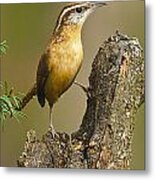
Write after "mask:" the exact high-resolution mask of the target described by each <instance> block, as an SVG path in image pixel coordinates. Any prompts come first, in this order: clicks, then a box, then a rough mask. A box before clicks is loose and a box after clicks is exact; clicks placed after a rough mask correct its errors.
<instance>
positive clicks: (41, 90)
mask: <svg viewBox="0 0 155 180" xmlns="http://www.w3.org/2000/svg"><path fill="white" fill-rule="evenodd" d="M104 5H106V3H105V2H78V3H72V4H68V5H67V6H65V7H64V8H63V10H62V11H61V13H60V15H59V17H58V20H57V23H56V26H55V28H54V31H53V33H52V36H51V38H50V41H49V43H48V45H47V47H46V49H45V51H44V52H43V54H42V56H41V58H40V61H39V65H38V68H37V73H36V86H37V99H38V101H39V104H40V105H41V107H44V106H45V101H46V100H47V102H48V104H49V109H50V110H49V127H50V129H51V131H52V134H53V135H55V134H56V131H55V129H54V126H53V122H52V108H53V105H54V104H55V103H56V102H57V100H58V99H59V98H60V96H61V95H62V94H63V93H64V92H65V91H67V90H68V88H69V87H70V86H71V85H72V84H73V83H74V81H75V78H76V76H77V74H78V72H79V70H80V68H81V65H82V62H83V45H82V40H81V34H82V33H81V32H82V27H83V24H84V22H85V21H86V19H87V17H88V16H89V15H90V14H91V13H92V12H93V11H94V10H95V9H96V8H97V7H101V6H104Z"/></svg>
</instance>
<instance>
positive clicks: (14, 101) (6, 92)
mask: <svg viewBox="0 0 155 180" xmlns="http://www.w3.org/2000/svg"><path fill="white" fill-rule="evenodd" d="M7 48H8V46H7V43H6V40H4V41H2V42H0V55H3V54H6V50H7ZM0 92H1V94H0V123H1V127H4V122H5V121H6V119H8V118H15V119H16V120H17V121H18V122H19V121H20V119H21V118H25V117H26V115H25V114H24V113H23V112H22V111H21V110H19V109H20V105H21V101H22V97H23V95H22V94H19V93H17V94H15V93H14V90H13V88H9V87H8V84H7V82H4V83H2V82H0Z"/></svg>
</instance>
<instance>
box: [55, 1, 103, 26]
mask: <svg viewBox="0 0 155 180" xmlns="http://www.w3.org/2000/svg"><path fill="white" fill-rule="evenodd" d="M104 5H106V3H104V2H82V3H74V4H70V5H68V6H66V7H65V8H64V9H63V10H62V12H61V13H60V15H59V18H58V21H57V27H56V29H57V30H58V29H59V28H60V27H62V26H64V25H81V26H82V25H83V23H84V22H85V20H86V19H87V17H88V16H89V15H90V14H91V13H92V12H93V11H94V10H95V9H96V8H97V7H101V6H104Z"/></svg>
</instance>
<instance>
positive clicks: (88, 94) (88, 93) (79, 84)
mask: <svg viewBox="0 0 155 180" xmlns="http://www.w3.org/2000/svg"><path fill="white" fill-rule="evenodd" d="M74 84H75V85H76V86H78V87H80V88H81V89H82V90H83V91H84V93H85V94H86V95H87V97H88V98H91V94H90V91H89V88H88V87H85V86H84V85H83V84H81V83H79V82H77V81H75V82H74Z"/></svg>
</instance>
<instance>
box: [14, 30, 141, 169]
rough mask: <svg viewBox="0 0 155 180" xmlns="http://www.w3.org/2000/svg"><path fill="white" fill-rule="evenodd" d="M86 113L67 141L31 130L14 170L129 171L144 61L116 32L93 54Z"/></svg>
mask: <svg viewBox="0 0 155 180" xmlns="http://www.w3.org/2000/svg"><path fill="white" fill-rule="evenodd" d="M88 94H89V96H88V99H87V108H86V112H85V115H84V117H83V121H82V124H81V126H80V128H79V130H78V131H77V132H74V133H73V134H72V135H71V138H70V137H69V135H68V134H66V133H59V132H57V136H55V137H53V136H52V133H51V131H50V130H49V131H48V132H47V133H46V134H45V135H43V137H42V139H41V140H39V139H38V138H37V136H36V132H35V131H34V130H30V131H29V132H27V140H26V142H25V145H24V150H23V153H22V155H21V156H20V157H19V160H18V161H17V162H18V166H19V167H45V168H89V169H130V162H131V160H132V149H131V145H132V138H133V133H134V132H133V130H134V120H135V115H136V112H137V110H138V108H139V107H140V105H141V104H142V103H143V102H144V58H143V50H142V48H141V46H140V44H139V41H138V39H137V38H132V37H128V36H127V35H124V34H121V33H119V32H116V34H114V35H112V36H111V37H110V38H108V39H107V40H106V41H105V42H104V43H103V44H102V45H101V47H100V48H99V51H98V53H97V55H96V57H95V59H94V61H93V64H92V71H91V74H90V77H89V87H88Z"/></svg>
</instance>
